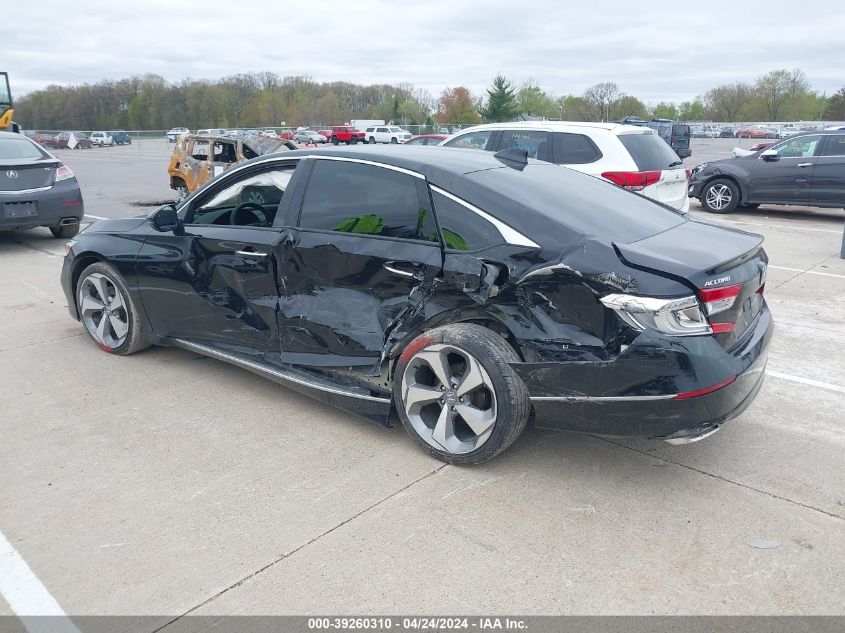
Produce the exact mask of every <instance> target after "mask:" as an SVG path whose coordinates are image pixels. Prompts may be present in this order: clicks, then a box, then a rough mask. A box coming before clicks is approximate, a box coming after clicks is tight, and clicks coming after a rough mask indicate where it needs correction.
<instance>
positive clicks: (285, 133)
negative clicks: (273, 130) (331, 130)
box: [279, 127, 328, 141]
mask: <svg viewBox="0 0 845 633" xmlns="http://www.w3.org/2000/svg"><path fill="white" fill-rule="evenodd" d="M293 135H294V131H293V130H292V129H290V128H289V127H288V128H284V129H282V130H279V138H281V139H284V140H286V141H292V140H293ZM326 138H328V137H326Z"/></svg>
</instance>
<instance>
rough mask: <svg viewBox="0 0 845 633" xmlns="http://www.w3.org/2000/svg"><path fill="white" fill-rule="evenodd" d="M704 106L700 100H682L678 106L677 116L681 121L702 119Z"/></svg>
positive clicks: (704, 116) (703, 117) (704, 113)
mask: <svg viewBox="0 0 845 633" xmlns="http://www.w3.org/2000/svg"><path fill="white" fill-rule="evenodd" d="M706 112H707V111H706V108H705V107H704V103H703V102H702V100H701V99H700V98H699V99H694V100H693V101H684V102H683V103H682V104H681V105H680V106H678V118H679V119H680V120H681V121H703V120H704V119H705V118H706V117H707V114H706Z"/></svg>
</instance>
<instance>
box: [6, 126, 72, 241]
mask: <svg viewBox="0 0 845 633" xmlns="http://www.w3.org/2000/svg"><path fill="white" fill-rule="evenodd" d="M0 165H2V168H1V169H0V230H3V231H9V230H13V229H31V228H34V227H37V226H46V227H48V228H49V229H50V232H51V233H52V234H53V237H59V238H63V239H67V238H70V237H73V236H74V235H76V234H77V233H78V232H79V221H80V220H81V219H82V216H83V214H84V213H85V207H84V205H83V204H82V192H81V191H80V190H79V183H78V182H77V181H76V176H74V174H73V171H72V170H71V168H70V167H68V166H67V165H65V164H63V163H62V162H61V161H60V160H59V159H58V158H56V157H55V156H53V155H52V154H50V153H49V152H47V151H46V150H45V149H43V148H42V147H40V146H39V145H38V144H37V143H35V142H34V141H33V140H31V139H29V138H27V137H26V136H24V135H23V134H15V133H13V132H0Z"/></svg>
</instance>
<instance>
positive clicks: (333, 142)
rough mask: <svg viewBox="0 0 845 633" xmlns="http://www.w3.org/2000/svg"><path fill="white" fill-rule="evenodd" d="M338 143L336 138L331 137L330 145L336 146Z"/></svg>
mask: <svg viewBox="0 0 845 633" xmlns="http://www.w3.org/2000/svg"><path fill="white" fill-rule="evenodd" d="M339 143H340V141H339V140H338V138H337V137H336V136H333V137H332V145H338V144H339Z"/></svg>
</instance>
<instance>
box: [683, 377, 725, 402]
mask: <svg viewBox="0 0 845 633" xmlns="http://www.w3.org/2000/svg"><path fill="white" fill-rule="evenodd" d="M735 380H736V376H731V377H730V378H727V379H725V380H723V381H722V382H717V383H716V384H715V385H710V386H709V387H704V389H696V390H695V391H685V392H683V393H679V394H678V395H676V396H675V400H685V399H686V398H698V397H699V396H706V395H707V394H708V393H713V392H714V391H718V390H719V389H723V388H724V387H727V386H728V385H730V384H733V382H734V381H735Z"/></svg>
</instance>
